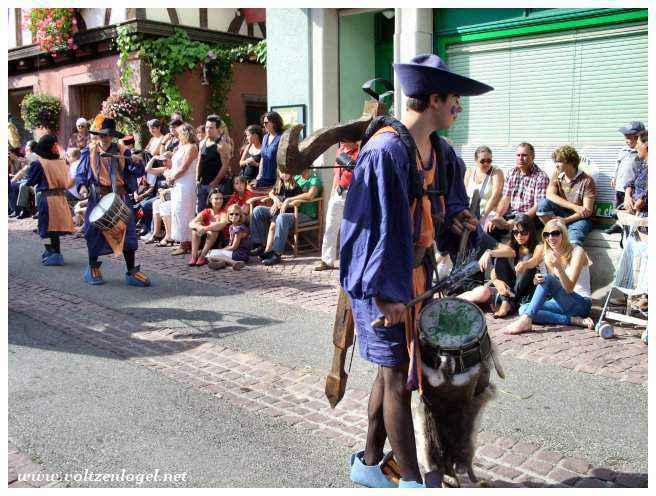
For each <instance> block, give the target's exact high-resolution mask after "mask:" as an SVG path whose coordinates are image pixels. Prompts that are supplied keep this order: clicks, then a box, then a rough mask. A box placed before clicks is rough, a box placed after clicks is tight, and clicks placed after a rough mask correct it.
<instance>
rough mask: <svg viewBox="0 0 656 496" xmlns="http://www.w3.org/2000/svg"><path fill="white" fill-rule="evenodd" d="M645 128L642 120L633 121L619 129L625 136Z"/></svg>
mask: <svg viewBox="0 0 656 496" xmlns="http://www.w3.org/2000/svg"><path fill="white" fill-rule="evenodd" d="M644 130H645V125H644V124H643V123H642V122H640V121H631V122H629V123H628V124H627V125H626V126H624V127H621V128H619V129H618V131H619V132H620V133H622V134H623V135H624V136H631V135H632V134H638V133H641V132H643V131H644Z"/></svg>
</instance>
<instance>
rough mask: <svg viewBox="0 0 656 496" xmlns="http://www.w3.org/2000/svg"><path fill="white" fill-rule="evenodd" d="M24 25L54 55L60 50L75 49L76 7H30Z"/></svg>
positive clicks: (36, 41)
mask: <svg viewBox="0 0 656 496" xmlns="http://www.w3.org/2000/svg"><path fill="white" fill-rule="evenodd" d="M23 26H24V27H26V28H27V29H28V30H29V31H30V33H32V40H34V42H35V43H36V44H37V45H39V47H40V48H41V50H43V51H44V52H48V53H50V54H51V55H52V56H53V57H56V56H57V53H58V52H62V51H65V50H75V49H76V48H77V46H76V45H75V43H74V41H73V33H75V32H76V31H77V19H75V9H72V8H69V9H29V10H28V11H27V13H26V14H25V16H24V17H23Z"/></svg>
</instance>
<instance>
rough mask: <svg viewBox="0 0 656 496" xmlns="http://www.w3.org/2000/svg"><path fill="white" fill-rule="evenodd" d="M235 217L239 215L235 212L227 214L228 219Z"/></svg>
mask: <svg viewBox="0 0 656 496" xmlns="http://www.w3.org/2000/svg"><path fill="white" fill-rule="evenodd" d="M235 215H240V214H238V213H237V212H232V213H229V214H228V217H233V216H235Z"/></svg>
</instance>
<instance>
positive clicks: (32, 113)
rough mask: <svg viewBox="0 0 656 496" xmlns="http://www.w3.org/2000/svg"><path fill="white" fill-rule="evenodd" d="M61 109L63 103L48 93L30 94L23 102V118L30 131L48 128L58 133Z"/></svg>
mask: <svg viewBox="0 0 656 496" xmlns="http://www.w3.org/2000/svg"><path fill="white" fill-rule="evenodd" d="M61 108H62V104H61V101H60V100H59V98H57V97H55V96H51V95H48V94H47V93H34V94H29V95H26V96H25V98H23V101H22V102H21V117H22V119H23V121H24V122H25V125H26V126H27V127H29V128H30V129H34V128H36V127H46V128H48V129H50V130H51V131H53V132H57V131H58V130H59V114H60V113H61Z"/></svg>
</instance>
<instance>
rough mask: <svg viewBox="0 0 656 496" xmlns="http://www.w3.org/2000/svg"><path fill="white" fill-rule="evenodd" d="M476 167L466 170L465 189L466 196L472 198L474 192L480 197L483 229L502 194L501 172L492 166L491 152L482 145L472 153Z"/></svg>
mask: <svg viewBox="0 0 656 496" xmlns="http://www.w3.org/2000/svg"><path fill="white" fill-rule="evenodd" d="M474 160H475V161H476V167H473V168H467V171H466V172H465V188H467V196H469V198H471V197H472V195H473V194H474V191H475V190H478V191H479V193H480V195H481V207H480V208H481V222H480V224H481V226H482V227H483V229H485V225H486V224H487V222H488V219H491V218H492V217H494V215H495V211H496V208H497V205H498V204H499V200H501V194H502V193H503V181H504V179H503V172H502V171H501V169H498V168H496V167H493V166H492V150H490V148H489V147H487V146H485V145H483V146H479V147H478V148H476V151H475V152H474Z"/></svg>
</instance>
